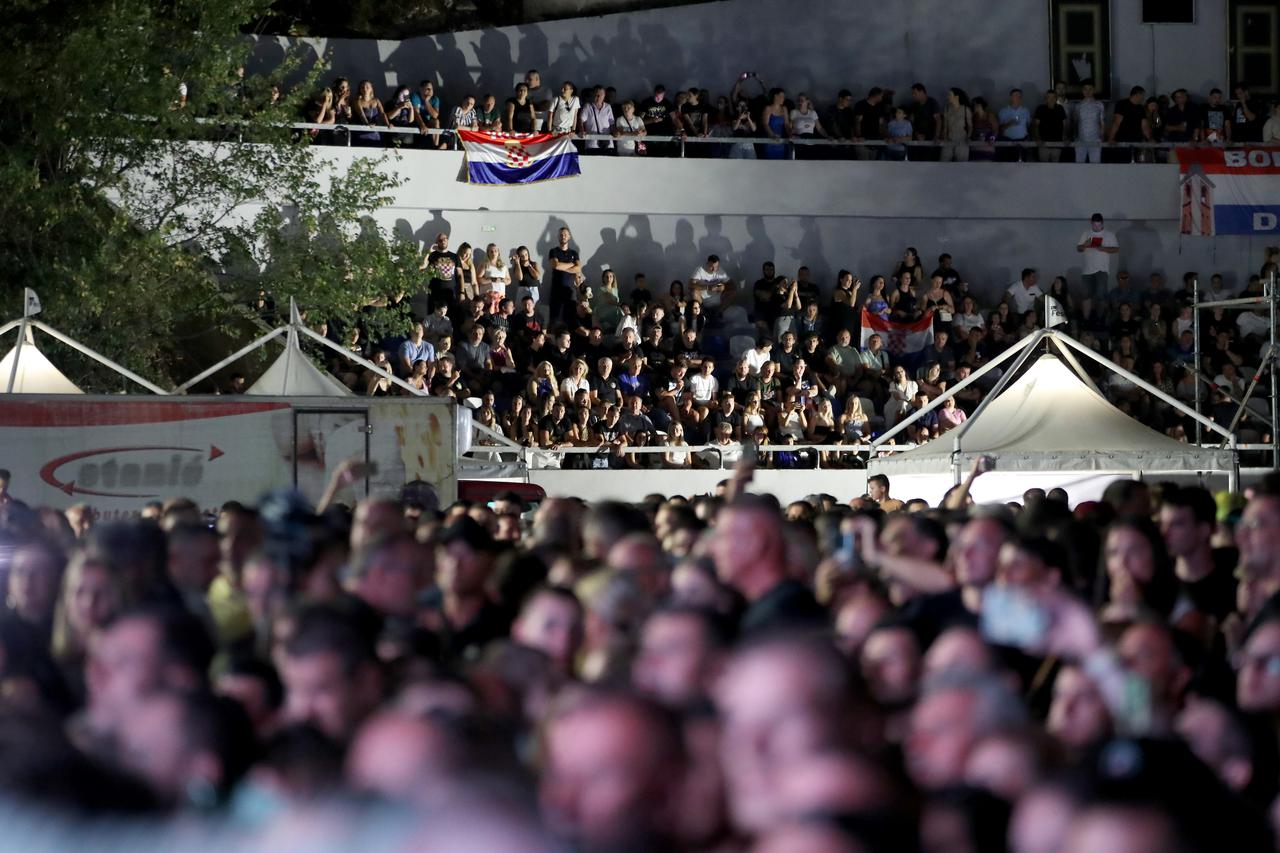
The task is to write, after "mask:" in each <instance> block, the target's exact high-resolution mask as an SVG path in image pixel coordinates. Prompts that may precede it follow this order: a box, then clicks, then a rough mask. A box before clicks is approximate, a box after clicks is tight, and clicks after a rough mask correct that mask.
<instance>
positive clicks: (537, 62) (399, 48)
mask: <svg viewBox="0 0 1280 853" xmlns="http://www.w3.org/2000/svg"><path fill="white" fill-rule="evenodd" d="M549 5H553V6H557V5H558V9H559V10H558V11H557V12H556V13H557V14H563V13H564V11H565V7H572V8H580V9H588V10H589V9H590V8H592V4H591V3H583V2H582V0H568V2H565V0H558V4H549ZM1196 14H1197V21H1196V23H1195V24H1194V25H1191V26H1186V25H1158V26H1152V25H1144V24H1142V23H1141V21H1142V0H1111V50H1112V81H1113V84H1114V87H1115V91H1116V92H1122V91H1128V88H1129V87H1130V86H1132V85H1134V84H1141V85H1143V86H1145V87H1146V88H1147V89H1148V91H1152V92H1156V91H1162V92H1169V91H1172V90H1173V89H1175V88H1178V87H1179V86H1185V87H1186V88H1188V89H1190V90H1191V91H1192V92H1195V93H1199V94H1200V95H1202V96H1203V95H1204V94H1206V93H1207V92H1208V90H1209V89H1210V88H1212V87H1213V86H1219V87H1221V88H1223V89H1225V88H1226V84H1227V83H1228V82H1229V81H1228V80H1227V79H1226V78H1227V10H1226V0H1200V2H1198V3H1197V10H1196ZM305 43H306V44H307V45H308V46H309V47H310V48H311V49H312V50H313V51H314V52H315V54H316V55H318V56H324V57H325V58H326V59H327V60H328V62H329V63H330V66H331V68H332V70H333V73H334V74H343V75H346V76H348V77H353V78H355V79H364V78H368V79H370V80H373V81H374V82H375V83H376V84H377V85H378V86H380V87H381V86H386V87H391V86H394V85H396V84H397V83H401V82H404V83H417V81H418V80H420V79H422V78H424V77H431V78H433V79H434V80H435V81H436V83H437V85H439V86H441V87H442V90H443V97H444V98H445V100H446V101H450V100H452V99H456V97H457V96H459V95H460V94H462V93H464V92H466V91H474V92H476V93H482V92H485V91H492V92H494V93H497V94H504V93H507V92H509V90H510V89H511V87H512V86H513V85H514V83H515V81H516V80H517V79H520V78H522V77H523V75H524V72H525V71H526V70H527V69H529V68H538V69H540V70H541V71H542V72H543V79H544V81H546V82H547V83H554V84H558V83H559V81H561V80H574V81H575V82H577V83H578V84H579V85H587V84H593V83H604V84H612V85H614V86H616V87H617V88H618V91H619V93H620V94H621V95H622V96H623V97H627V96H634V95H637V94H644V93H647V92H648V91H649V90H650V89H651V88H652V86H653V84H655V83H659V82H661V83H665V84H666V85H667V86H668V87H688V86H690V85H694V84H696V85H698V86H701V87H705V88H707V89H710V90H711V91H712V92H713V93H717V94H727V93H728V91H729V89H730V87H731V86H732V85H733V81H734V80H735V79H736V78H737V76H738V74H740V73H741V72H742V71H744V70H754V71H758V72H759V73H760V76H761V77H762V78H763V79H764V80H765V81H766V82H767V83H768V84H769V85H780V86H784V87H786V88H788V89H789V91H791V92H797V91H802V90H807V91H809V92H810V93H811V94H814V95H816V96H817V97H818V98H819V99H820V101H821V102H823V103H825V102H827V101H828V100H829V99H830V98H831V97H832V96H833V95H834V94H835V93H836V91H838V90H839V89H840V88H842V87H846V86H847V87H848V88H850V89H852V90H853V91H854V92H855V93H857V94H858V95H859V96H861V94H862V93H864V92H865V91H866V90H867V89H868V88H870V87H871V86H883V87H888V88H893V89H896V90H897V92H898V93H899V94H900V95H903V96H905V95H906V93H907V90H908V88H909V87H910V86H911V84H912V83H913V82H915V81H917V80H919V81H921V82H923V83H925V85H926V86H928V87H929V89H930V90H931V91H934V92H941V91H943V90H944V89H945V88H946V87H947V86H960V87H961V88H963V89H965V90H966V91H968V92H969V94H971V95H978V94H982V95H986V96H987V97H988V99H992V98H1002V97H1003V94H1004V93H1005V92H1007V91H1008V90H1009V88H1010V87H1011V86H1015V85H1016V86H1020V87H1022V88H1024V89H1026V90H1027V91H1028V92H1029V93H1030V92H1039V91H1042V90H1044V89H1045V88H1047V87H1048V84H1049V82H1050V63H1049V4H1048V2H1047V0H1002V2H1000V3H995V2H993V0H894V2H889V3H885V2H879V0H790V2H787V3H785V4H782V3H778V2H777V0H722V2H717V3H697V4H692V5H688V6H676V7H668V8H661V9H654V10H650V11H643V12H627V13H620V14H610V15H599V16H591V17H586V16H584V17H579V18H575V19H569V20H559V21H547V22H544V23H537V24H528V25H524V26H515V27H500V28H494V29H488V30H470V31H462V32H457V33H444V34H441V35H436V36H425V37H421V38H416V39H409V40H406V41H403V42H389V41H383V42H376V41H372V40H341V39H317V40H308V41H306V42H305ZM278 56H279V50H278V48H275V47H273V46H272V42H271V41H270V40H267V41H264V42H262V43H261V47H260V52H259V65H264V64H270V63H271V62H273V61H275V59H276V58H278ZM1031 100H1032V102H1033V103H1034V102H1035V101H1036V100H1037V99H1035V98H1032V99H1031Z"/></svg>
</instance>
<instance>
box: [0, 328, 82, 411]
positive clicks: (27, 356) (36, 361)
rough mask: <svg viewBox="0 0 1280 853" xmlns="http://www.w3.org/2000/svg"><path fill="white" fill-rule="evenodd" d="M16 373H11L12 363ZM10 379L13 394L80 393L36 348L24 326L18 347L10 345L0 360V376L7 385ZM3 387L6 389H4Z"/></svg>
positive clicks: (78, 387)
mask: <svg viewBox="0 0 1280 853" xmlns="http://www.w3.org/2000/svg"><path fill="white" fill-rule="evenodd" d="M15 361H16V362H17V365H18V370H17V373H14V370H13V367H14V362H15ZM10 375H12V376H13V393H14V394H83V393H84V391H82V390H81V389H80V386H78V385H76V383H74V382H72V381H71V380H70V379H68V378H67V377H66V374H64V373H63V372H62V371H61V370H59V369H58V368H56V367H54V366H53V362H51V361H49V359H48V358H46V357H45V354H44V353H42V352H40V350H39V349H37V348H36V341H35V338H34V337H33V336H32V334H31V327H30V326H28V327H27V329H26V332H25V340H24V341H23V343H22V346H20V347H19V346H14V348H13V349H11V350H9V352H8V354H7V355H5V357H4V358H3V359H0V377H4V378H5V381H6V382H8V377H9V376H10ZM6 387H7V386H6Z"/></svg>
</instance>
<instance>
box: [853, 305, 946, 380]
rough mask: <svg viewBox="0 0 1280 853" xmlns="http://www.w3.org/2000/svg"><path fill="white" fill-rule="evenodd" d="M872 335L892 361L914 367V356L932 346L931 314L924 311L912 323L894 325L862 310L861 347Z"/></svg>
mask: <svg viewBox="0 0 1280 853" xmlns="http://www.w3.org/2000/svg"><path fill="white" fill-rule="evenodd" d="M872 335H879V336H880V338H881V339H882V340H883V341H884V348H885V350H886V351H887V352H888V353H889V355H890V356H892V357H893V358H894V359H896V360H898V361H900V362H902V363H903V364H904V365H906V366H908V367H911V366H915V362H916V361H918V358H916V356H919V355H920V353H922V352H924V350H925V349H927V348H928V347H929V346H931V345H932V344H933V312H932V311H926V312H925V314H924V316H923V317H921V318H920V319H919V320H916V321H915V322H914V323H895V322H893V321H892V320H886V319H884V318H883V317H881V316H880V315H878V314H872V313H871V312H870V311H868V310H867V309H865V308H863V309H862V347H863V349H866V347H867V341H869V340H871V336H872Z"/></svg>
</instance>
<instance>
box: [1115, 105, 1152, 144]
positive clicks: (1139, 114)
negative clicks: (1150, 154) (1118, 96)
mask: <svg viewBox="0 0 1280 853" xmlns="http://www.w3.org/2000/svg"><path fill="white" fill-rule="evenodd" d="M1116 115H1117V116H1119V118H1120V127H1119V129H1118V130H1117V131H1116V142H1141V141H1142V139H1143V137H1142V120H1143V119H1144V118H1146V115H1147V108H1146V107H1145V106H1143V105H1142V104H1135V103H1134V102H1133V101H1131V100H1129V99H1128V98H1125V99H1123V100H1121V101H1117V102H1116Z"/></svg>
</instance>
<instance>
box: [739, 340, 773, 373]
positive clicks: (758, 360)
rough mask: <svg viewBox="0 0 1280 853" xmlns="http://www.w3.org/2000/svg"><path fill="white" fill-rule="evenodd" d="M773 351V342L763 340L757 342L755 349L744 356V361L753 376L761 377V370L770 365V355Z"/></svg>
mask: <svg viewBox="0 0 1280 853" xmlns="http://www.w3.org/2000/svg"><path fill="white" fill-rule="evenodd" d="M772 351H773V341H771V340H769V339H768V338H761V339H760V340H759V341H757V342H756V345H755V348H754V349H749V350H747V351H746V352H744V353H743V354H742V360H743V361H745V362H746V363H747V367H748V368H749V369H750V370H751V375H752V376H759V375H760V368H761V367H763V366H764V365H765V364H766V363H768V361H769V355H770V353H771V352H772Z"/></svg>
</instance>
